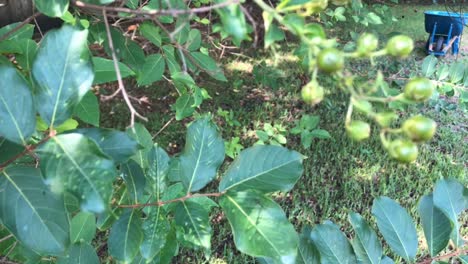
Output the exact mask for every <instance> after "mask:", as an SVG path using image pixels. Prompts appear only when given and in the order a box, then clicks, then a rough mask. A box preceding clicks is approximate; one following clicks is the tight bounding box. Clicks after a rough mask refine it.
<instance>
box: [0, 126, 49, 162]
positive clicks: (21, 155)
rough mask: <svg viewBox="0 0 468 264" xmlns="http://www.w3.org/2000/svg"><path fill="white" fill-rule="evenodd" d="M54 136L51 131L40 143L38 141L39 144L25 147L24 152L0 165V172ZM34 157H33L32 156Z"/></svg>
mask: <svg viewBox="0 0 468 264" xmlns="http://www.w3.org/2000/svg"><path fill="white" fill-rule="evenodd" d="M53 136H55V131H51V132H50V133H49V135H47V136H46V137H45V138H43V139H42V140H41V141H39V143H37V144H36V145H30V146H25V148H24V150H23V151H22V152H21V153H19V154H17V155H15V156H14V157H12V158H11V159H9V160H7V161H5V162H4V163H2V164H0V171H2V170H3V169H5V168H6V167H7V166H8V165H10V164H11V163H13V162H15V161H16V160H17V159H19V158H22V157H23V156H26V155H28V154H30V153H31V152H32V151H34V150H35V149H36V148H37V147H39V146H40V145H42V144H44V143H45V142H47V141H48V140H49V139H50V138H51V137H53ZM33 157H34V156H33Z"/></svg>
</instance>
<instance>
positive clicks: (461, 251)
mask: <svg viewBox="0 0 468 264" xmlns="http://www.w3.org/2000/svg"><path fill="white" fill-rule="evenodd" d="M465 254H468V248H465V249H458V250H455V251H454V252H451V253H449V254H446V255H442V256H438V257H435V258H427V259H425V260H422V261H420V262H418V263H417V264H430V263H432V262H433V261H439V260H443V259H447V258H451V257H458V256H461V255H465Z"/></svg>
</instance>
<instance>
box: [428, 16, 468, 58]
mask: <svg viewBox="0 0 468 264" xmlns="http://www.w3.org/2000/svg"><path fill="white" fill-rule="evenodd" d="M467 24H468V13H465V14H463V13H455V12H446V11H426V12H424V25H425V28H426V32H427V33H429V34H430V36H429V39H428V40H427V44H426V49H427V52H428V53H429V54H434V55H436V56H445V54H447V51H448V50H449V49H450V48H452V54H454V55H455V54H458V50H459V45H460V38H461V34H462V32H463V27H464V26H465V25H467Z"/></svg>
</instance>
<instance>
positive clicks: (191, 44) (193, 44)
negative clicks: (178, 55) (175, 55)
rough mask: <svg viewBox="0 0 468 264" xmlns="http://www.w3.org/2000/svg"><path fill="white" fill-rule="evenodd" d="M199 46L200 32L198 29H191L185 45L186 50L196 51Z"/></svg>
mask: <svg viewBox="0 0 468 264" xmlns="http://www.w3.org/2000/svg"><path fill="white" fill-rule="evenodd" d="M200 46H201V33H200V30H198V29H191V30H190V32H189V35H188V39H187V42H186V43H185V47H186V48H187V50H188V51H196V50H198V49H200Z"/></svg>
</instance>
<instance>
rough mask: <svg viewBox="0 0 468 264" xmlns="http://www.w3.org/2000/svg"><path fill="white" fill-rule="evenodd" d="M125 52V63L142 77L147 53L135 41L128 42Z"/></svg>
mask: <svg viewBox="0 0 468 264" xmlns="http://www.w3.org/2000/svg"><path fill="white" fill-rule="evenodd" d="M124 49H125V52H124V53H123V54H122V59H123V61H124V62H125V63H126V64H127V65H128V66H129V67H130V68H131V69H132V70H134V71H135V72H136V73H137V75H140V72H141V70H142V68H143V65H144V64H145V59H146V57H145V52H144V51H143V49H142V48H140V46H139V45H138V44H137V43H135V42H134V41H131V40H127V41H126V43H125V45H124Z"/></svg>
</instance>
